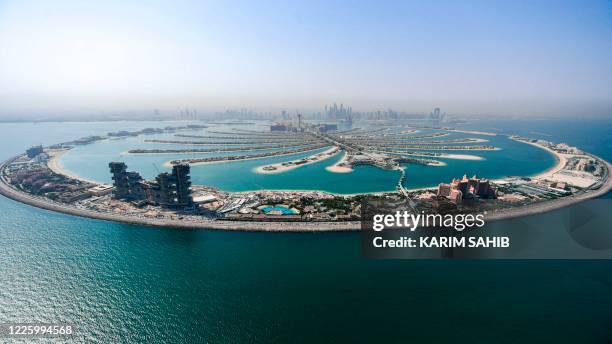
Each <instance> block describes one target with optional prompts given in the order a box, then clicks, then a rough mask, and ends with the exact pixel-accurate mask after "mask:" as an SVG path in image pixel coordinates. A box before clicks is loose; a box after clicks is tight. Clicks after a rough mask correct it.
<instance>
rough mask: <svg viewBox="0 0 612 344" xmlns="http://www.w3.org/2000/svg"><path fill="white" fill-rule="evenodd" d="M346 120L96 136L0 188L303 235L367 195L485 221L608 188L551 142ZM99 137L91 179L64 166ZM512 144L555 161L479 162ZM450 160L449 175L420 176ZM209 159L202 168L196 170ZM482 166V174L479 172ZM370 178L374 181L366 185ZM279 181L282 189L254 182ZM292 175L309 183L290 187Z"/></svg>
mask: <svg viewBox="0 0 612 344" xmlns="http://www.w3.org/2000/svg"><path fill="white" fill-rule="evenodd" d="M342 111H344V112H347V113H350V111H351V110H346V109H344V108H343V109H342ZM328 112H329V113H332V114H333V113H337V112H338V113H339V112H340V110H339V109H335V108H330V109H329V110H328ZM438 112H439V111H438ZM437 116H440V115H439V114H438V115H437ZM358 124H359V125H360V127H357V126H355V127H353V122H352V119H351V121H350V123H349V121H348V120H347V121H344V122H341V123H339V122H336V123H325V122H316V121H310V122H306V121H304V120H303V119H302V118H301V116H298V120H297V121H280V122H261V123H255V124H253V123H246V122H241V121H237V122H219V123H204V124H190V125H186V126H178V127H172V126H166V127H163V128H146V129H143V130H138V131H128V130H120V131H116V132H109V133H108V134H107V135H97V136H90V137H86V138H82V139H79V140H74V141H70V142H65V143H60V144H55V145H52V146H49V147H43V146H35V147H31V148H29V149H27V151H26V152H25V153H24V154H23V155H19V156H16V157H14V158H12V159H10V160H8V161H6V162H4V163H3V164H2V166H1V170H0V173H1V183H0V191H1V192H2V193H3V194H5V195H6V196H8V197H11V198H14V199H17V200H20V201H22V202H25V203H29V204H33V205H36V206H39V207H42V208H47V209H52V210H56V211H61V212H66V213H71V214H76V215H81V216H86V217H93V218H100V219H106V220H115V221H122V222H129V223H140V224H149V225H160V226H175V227H188V228H219V229H239V230H240V229H242V230H267V231H310V230H352V229H358V228H359V220H360V219H361V207H362V202H363V201H364V200H367V199H369V198H377V199H390V200H408V201H409V204H410V206H411V208H412V209H413V210H414V211H435V212H454V213H461V212H484V213H486V214H487V217H488V218H489V219H499V218H507V217H516V216H522V215H524V214H530V213H535V212H541V211H546V210H550V209H554V208H558V207H562V206H565V205H567V204H571V203H574V202H578V201H580V200H582V199H586V198H592V197H595V196H597V195H600V194H603V193H605V192H606V191H607V190H609V189H610V185H611V182H610V178H609V171H610V166H609V164H608V163H607V162H606V161H604V160H602V159H600V158H598V157H596V156H593V155H591V154H589V153H586V152H583V151H581V150H580V149H578V148H575V147H570V146H568V145H565V144H556V143H552V142H548V141H543V140H537V139H530V138H526V137H520V136H512V135H501V134H496V133H492V132H479V131H474V130H461V129H457V128H451V127H441V126H436V125H430V124H429V125H428V124H423V123H420V124H418V123H417V124H415V123H410V122H405V121H404V122H402V121H395V122H394V121H361V122H359V123H358ZM102 142H106V146H113V145H116V146H117V147H128V149H125V150H123V151H120V152H118V153H119V155H116V159H113V160H111V161H108V160H106V161H103V160H101V159H102V158H101V159H100V160H99V161H100V163H99V164H98V165H96V166H98V167H97V168H96V169H95V170H93V171H95V173H99V174H97V175H92V176H89V175H85V176H82V175H80V174H78V173H74V172H72V171H70V170H69V169H67V168H65V167H64V165H63V164H64V162H63V161H64V159H67V157H69V156H70V154H71V151H73V150H74V151H78V150H81V149H83V150H87V149H93V148H88V147H96V145H98V146H97V148H99V149H101V148H106V146H103V145H101V143H102ZM130 145H131V146H132V147H129V146H130ZM134 146H136V147H134ZM520 149H527V150H530V149H531V150H534V152H535V153H539V154H542V153H544V154H547V155H548V156H549V157H552V158H553V159H554V160H551V161H555V163H554V164H553V166H548V167H547V168H545V169H544V170H539V171H534V172H537V173H529V174H528V175H509V174H504V172H505V171H509V170H510V167H508V166H501V165H503V164H499V165H500V166H498V168H499V169H505V170H502V171H501V172H500V171H498V170H495V168H494V167H495V166H491V164H496V159H510V158H511V156H510V155H511V154H518V153H513V152H520ZM88 154H89V153H88ZM104 154H108V153H104ZM100 155H101V156H102V154H100ZM104 156H107V155H104ZM139 159H140V160H139ZM147 159H149V160H147ZM147 161H149V162H150V163H147ZM102 164H104V165H102ZM454 164H461V165H460V166H462V167H461V169H462V172H463V173H453V174H451V173H447V174H440V176H442V175H444V177H439V178H437V179H434V178H435V177H433V176H434V175H436V174H438V173H440V172H444V171H445V169H446V168H449V166H455V165H454ZM487 164H488V165H487ZM213 166H216V167H215V168H217V170H214V171H215V173H214V174H212V172H211V173H209V174H206V173H205V172H206V171H208V169H209V168H212V167H213ZM483 166H484V167H486V168H485V171H489V172H488V174H493V173H496V174H495V175H486V174H487V173H486V172H485V173H483V172H482V171H481V169H483ZM151 167H152V168H153V169H154V171H152V170H151ZM100 171H106V172H104V174H102V173H101V172H100ZM377 171H380V172H381V173H382V172H384V171H387V172H385V173H383V174H378V173H379V172H377ZM490 171H493V172H490ZM143 173H144V174H146V176H147V177H148V179H147V178H145V177H144V176H143ZM359 173H368V177H360V176H359ZM92 174H93V173H92ZM430 175H431V176H430ZM200 176H204V177H200ZM207 176H208V177H207ZM236 176H238V177H236ZM285 176H287V178H289V177H290V178H289V179H287V178H285ZM315 176H316V177H315ZM461 176H463V177H461ZM470 176H472V177H470ZM478 176H481V177H478ZM223 177H226V178H223ZM200 178H201V179H200ZM215 178H216V179H215ZM326 178H328V179H331V180H339V181H342V180H353V181H354V182H347V183H346V185H345V186H343V188H344V189H343V190H346V191H344V192H334V190H333V188H334V187H335V188H338V187H339V186H338V185H337V184H338V183H334V184H329V183H326V182H325V179H326ZM334 178H335V179H334ZM418 178H429V179H428V181H427V182H426V184H428V185H422V186H417V187H413V186H411V183H412V181H413V180H417V179H418ZM234 179H238V180H237V181H236V180H234ZM379 179H380V180H381V182H380V183H381V185H383V183H384V185H385V186H380V187H378V186H375V185H374V184H372V185H374V186H372V185H371V184H368V183H371V181H372V180H379ZM207 180H209V181H210V182H211V184H208V183H207ZM283 180H285V183H288V184H283V183H281V182H279V183H278V184H277V186H276V187H266V186H265V184H263V183H271V182H272V181H283ZM196 181H199V182H196ZM228 181H232V182H240V183H243V184H244V186H243V187H242V188H243V189H242V190H231V189H226V188H224V186H223V185H224V184H223V183H228ZM298 182H299V183H303V185H306V186H308V185H317V183H318V184H319V185H322V187H320V188H318V187H312V188H311V187H306V188H300V187H296V186H292V185H291V183H294V185H295V183H298ZM308 183H310V184H308ZM241 185H242V184H241ZM325 185H329V186H325ZM365 187H369V188H370V189H368V190H366V191H362V190H363V188H365ZM326 188H327V190H326ZM360 188H362V189H360Z"/></svg>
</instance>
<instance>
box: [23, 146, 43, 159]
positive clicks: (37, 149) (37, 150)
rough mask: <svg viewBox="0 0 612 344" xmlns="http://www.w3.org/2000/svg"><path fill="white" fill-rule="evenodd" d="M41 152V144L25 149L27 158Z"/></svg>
mask: <svg viewBox="0 0 612 344" xmlns="http://www.w3.org/2000/svg"><path fill="white" fill-rule="evenodd" d="M42 152H43V146H42V145H38V146H33V147H30V148H28V149H27V150H26V155H27V156H28V158H30V159H32V158H35V157H36V156H37V155H38V154H41V153H42Z"/></svg>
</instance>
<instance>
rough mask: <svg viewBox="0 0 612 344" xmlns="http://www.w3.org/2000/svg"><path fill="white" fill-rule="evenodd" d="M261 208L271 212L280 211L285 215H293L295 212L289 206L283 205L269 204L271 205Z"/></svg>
mask: <svg viewBox="0 0 612 344" xmlns="http://www.w3.org/2000/svg"><path fill="white" fill-rule="evenodd" d="M261 210H262V211H263V212H264V213H266V214H267V213H269V212H271V211H280V212H281V213H282V214H283V215H291V214H295V212H294V211H293V210H291V209H289V208H287V207H281V206H269V207H263V208H261Z"/></svg>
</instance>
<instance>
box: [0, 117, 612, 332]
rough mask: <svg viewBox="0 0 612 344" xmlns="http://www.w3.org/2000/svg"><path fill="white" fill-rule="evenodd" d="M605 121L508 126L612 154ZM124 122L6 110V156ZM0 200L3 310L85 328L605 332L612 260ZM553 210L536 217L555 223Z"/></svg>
mask: <svg viewBox="0 0 612 344" xmlns="http://www.w3.org/2000/svg"><path fill="white" fill-rule="evenodd" d="M502 124H503V123H501V124H499V123H498V124H496V125H495V126H496V127H497V126H501V125H502ZM611 124H612V122H611V121H603V122H595V123H590V122H583V121H573V122H569V123H568V122H566V121H560V122H554V123H551V122H548V123H541V125H537V126H536V125H533V124H529V122H524V123H515V122H512V123H508V124H507V125H508V126H509V125H514V126H516V129H517V130H520V129H521V128H523V129H525V130H529V131H531V130H536V129H533V128H532V127H536V128H537V127H540V128H539V129H540V130H538V131H542V129H548V130H547V131H542V132H546V133H547V134H548V135H553V137H549V139H556V138H558V137H556V136H554V135H560V136H559V137H562V138H563V139H564V140H566V141H568V142H569V143H572V144H578V145H579V146H580V147H581V148H584V149H585V150H587V151H590V152H593V153H595V154H599V155H601V156H602V157H604V158H606V159H608V160H612V145H611V143H612V135H610V130H609V129H610V128H611V127H612V126H611ZM128 125H133V126H135V127H136V126H140V125H141V124H140V123H136V124H130V123H128ZM489 125H490V126H493V125H494V124H489ZM116 126H117V125H116V124H113V123H61V124H59V123H58V124H48V123H45V124H36V125H33V124H27V123H26V124H0V133H2V135H1V136H0V157H1V158H2V159H5V158H7V157H9V156H12V155H14V154H17V153H20V152H21V151H22V150H23V149H24V148H25V147H27V146H28V145H31V144H35V143H39V142H40V143H44V144H51V143H55V142H60V141H64V140H68V139H75V138H78V137H81V136H84V135H87V134H90V133H91V132H92V128H93V129H94V130H101V131H102V132H105V131H108V130H116V129H115V128H116ZM148 126H152V125H148ZM557 133H559V134H557ZM466 172H467V171H466ZM0 209H1V211H2V216H0V276H1V277H0V323H6V322H33V321H46V322H58V321H66V322H71V323H73V324H75V326H77V329H78V340H77V342H83V341H86V342H100V343H116V342H127V341H130V340H131V341H135V342H151V343H157V342H160V343H161V342H177V343H184V342H190V341H197V342H210V343H235V342H238V343H270V342H275V343H296V342H298V343H322V342H334V343H342V342H345V343H359V342H371V343H378V342H384V341H390V342H401V343H405V342H417V343H419V342H448V341H458V342H474V343H516V342H526V341H529V342H555V343H605V342H609V341H610V338H611V336H612V333H611V332H610V325H611V324H612V323H611V319H612V293H610V290H612V277H611V276H612V275H611V274H610V271H612V270H611V269H612V262H610V261H580V262H577V261H374V260H366V259H363V258H361V256H360V240H359V234H358V233H306V234H291V233H284V234H280V233H242V232H220V231H206V230H194V231H188V230H174V229H160V228H148V227H141V226H130V225H122V224H116V223H111V222H105V221H96V220H89V219H81V218H77V217H72V216H66V215H62V214H58V213H53V212H49V211H45V210H40V209H36V208H33V207H30V206H27V205H23V204H20V203H17V202H14V201H11V200H8V199H6V198H4V197H0ZM556 214H557V213H556V212H552V213H549V214H543V215H538V216H536V217H535V218H537V219H538V220H539V221H541V222H542V223H543V224H547V223H554V221H556V220H558V218H557V215H556ZM504 223H505V224H506V225H507V226H508V227H509V228H513V226H517V225H520V222H518V223H517V222H514V221H505V222H504ZM543 226H546V225H543ZM549 230H553V231H554V230H556V228H555V227H554V226H552V227H550V228H549ZM526 339H528V340H526Z"/></svg>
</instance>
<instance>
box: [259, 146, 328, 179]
mask: <svg viewBox="0 0 612 344" xmlns="http://www.w3.org/2000/svg"><path fill="white" fill-rule="evenodd" d="M339 151H340V148H339V147H336V146H334V147H332V148H330V149H328V150H326V151H323V152H321V153H317V154H313V155H309V156H307V157H305V158H302V159H295V160H290V161H285V162H279V163H276V164H270V165H262V166H257V167H256V168H255V173H259V174H279V173H283V172H288V171H292V170H295V169H297V168H300V167H302V166H307V165H311V164H314V163H317V162H321V161H324V160H327V159H329V158H332V157H333V156H335V155H336V154H338V152H339ZM301 160H306V162H305V163H303V164H299V165H297V164H295V162H296V161H301ZM285 164H289V165H285ZM266 168H274V170H266Z"/></svg>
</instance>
